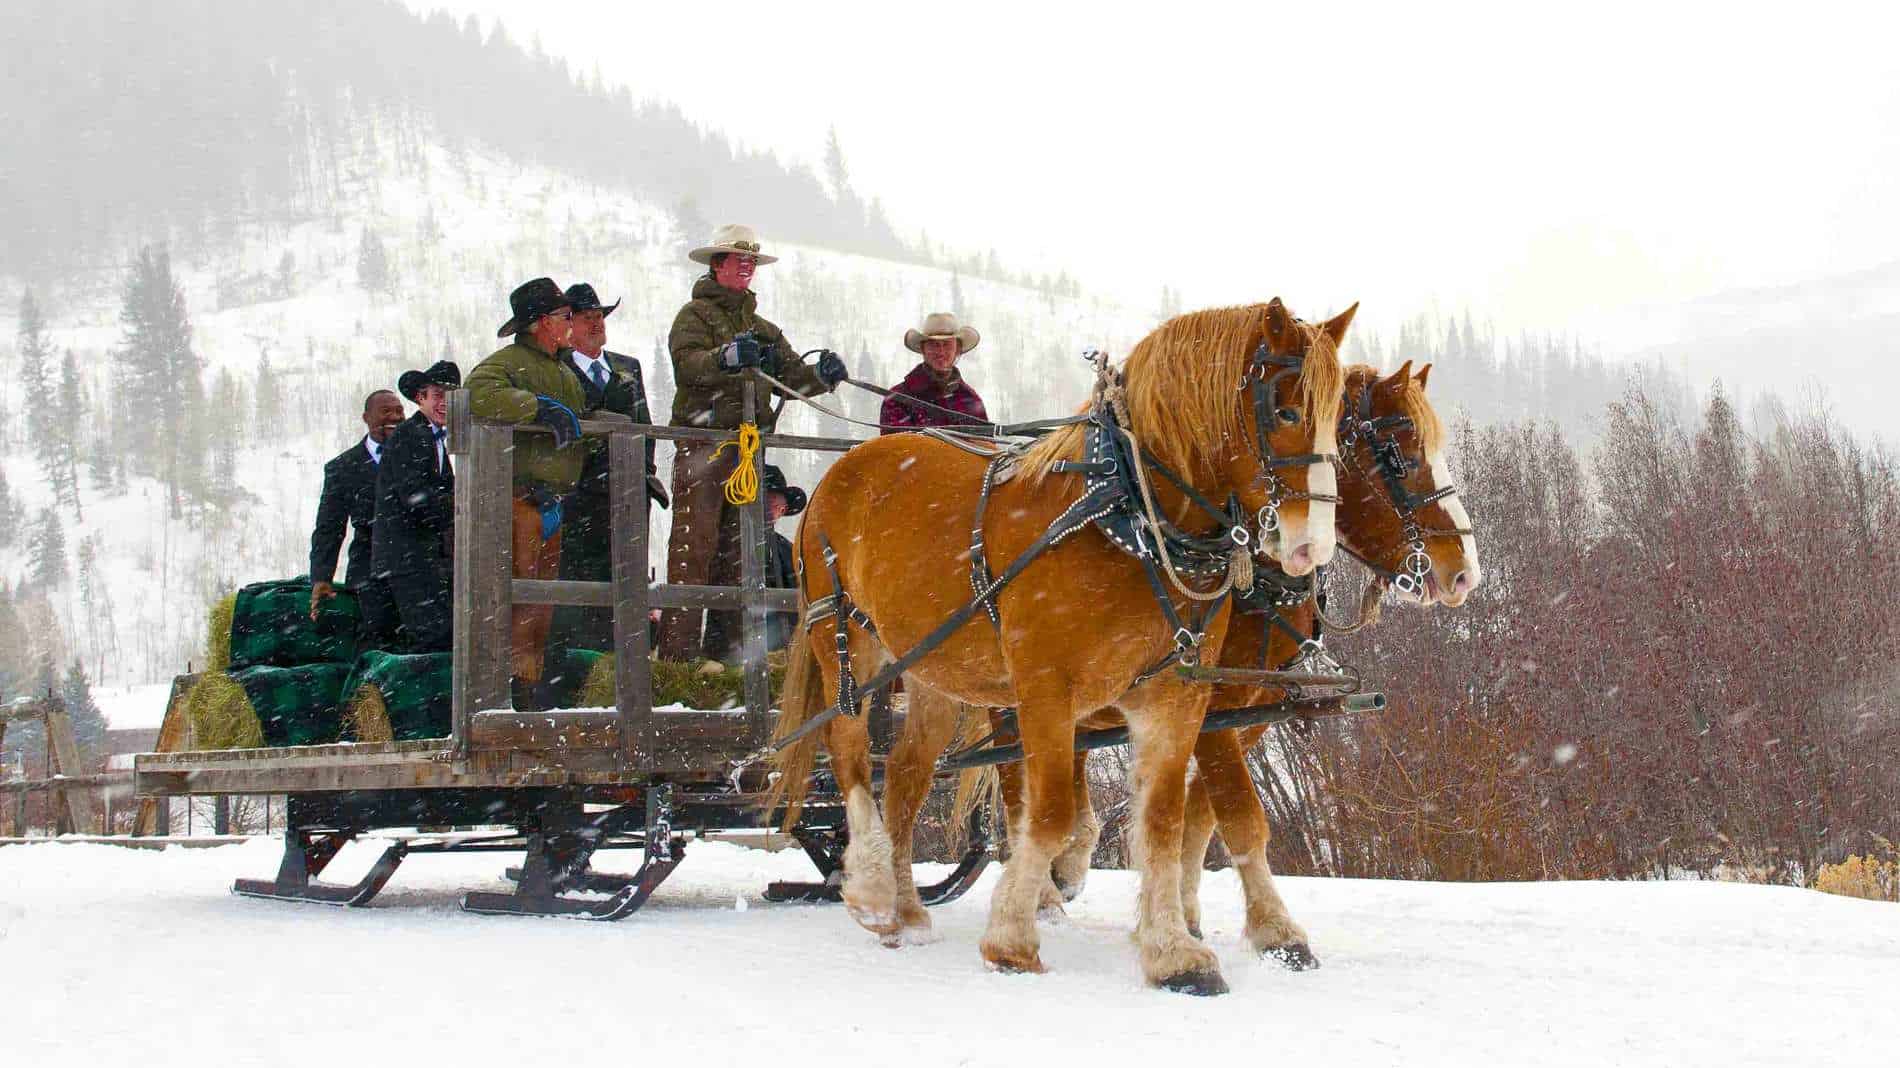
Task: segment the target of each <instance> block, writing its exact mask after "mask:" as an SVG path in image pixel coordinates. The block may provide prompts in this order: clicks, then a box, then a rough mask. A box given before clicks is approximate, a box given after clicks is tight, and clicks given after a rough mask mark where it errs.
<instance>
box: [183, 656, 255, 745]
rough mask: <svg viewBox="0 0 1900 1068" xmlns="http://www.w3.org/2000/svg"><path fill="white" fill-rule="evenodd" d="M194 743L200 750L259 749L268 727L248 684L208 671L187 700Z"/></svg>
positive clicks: (225, 673) (221, 673)
mask: <svg viewBox="0 0 1900 1068" xmlns="http://www.w3.org/2000/svg"><path fill="white" fill-rule="evenodd" d="M185 715H186V716H187V717H188V718H189V719H190V720H191V733H192V744H193V745H194V746H196V747H197V748H199V749H256V748H258V747H259V746H262V745H263V744H264V725H263V723H262V721H260V720H259V719H258V717H257V709H256V707H255V706H253V705H252V704H251V698H250V695H248V694H246V693H245V692H244V685H243V683H240V682H239V681H238V680H237V679H235V678H233V677H232V676H231V675H230V674H229V673H227V672H222V671H216V672H206V673H205V675H204V676H203V677H202V678H200V679H199V680H198V683H197V685H195V686H193V687H192V688H191V694H190V696H188V697H186V698H185Z"/></svg>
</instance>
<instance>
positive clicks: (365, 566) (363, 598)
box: [310, 389, 402, 648]
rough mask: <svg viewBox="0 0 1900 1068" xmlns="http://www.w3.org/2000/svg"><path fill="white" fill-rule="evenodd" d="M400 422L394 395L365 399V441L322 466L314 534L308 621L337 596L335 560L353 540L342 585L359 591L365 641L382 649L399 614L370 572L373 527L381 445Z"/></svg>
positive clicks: (384, 586) (388, 392) (383, 391)
mask: <svg viewBox="0 0 1900 1068" xmlns="http://www.w3.org/2000/svg"><path fill="white" fill-rule="evenodd" d="M400 422H402V401H400V400H398V399H396V394H395V391H393V390H387V389H379V390H377V391H376V392H374V393H371V394H370V395H369V396H368V397H366V398H364V400H363V425H364V426H365V427H367V428H368V430H369V432H368V433H366V434H364V435H363V440H361V441H359V442H357V443H356V444H354V445H352V446H350V447H349V448H347V449H345V450H343V451H342V452H341V453H339V454H338V455H337V456H336V457H335V458H333V459H332V460H331V461H330V462H329V463H327V464H324V465H323V494H322V496H321V497H319V498H318V499H317V524H316V526H315V527H314V528H313V529H312V530H311V531H310V618H311V619H315V618H317V606H318V605H320V604H322V603H323V602H324V601H325V600H327V599H329V598H331V597H334V596H336V589H335V587H333V586H332V585H331V581H332V580H333V579H334V578H335V577H336V558H337V554H338V553H339V552H340V551H341V550H342V548H343V535H344V533H345V531H346V530H347V531H348V533H349V535H350V562H349V568H348V570H346V571H345V572H344V582H345V583H346V584H347V585H348V586H349V587H350V589H352V590H354V591H356V601H357V605H358V606H359V607H360V608H361V609H362V619H363V623H362V635H361V637H362V640H363V644H365V645H367V646H369V647H370V648H382V647H384V646H385V645H387V644H388V642H389V641H390V640H391V639H392V638H393V637H394V636H395V630H396V611H395V605H394V602H392V601H391V600H390V597H389V587H388V585H387V584H385V583H382V582H378V581H377V580H376V579H375V577H374V576H373V574H372V569H371V567H370V542H371V541H372V540H373V539H372V531H371V528H372V526H373V524H374V523H375V521H376V471H377V467H378V465H379V464H380V462H381V461H382V458H383V444H384V442H386V441H388V440H389V434H390V431H392V430H394V429H396V424H398V423H400Z"/></svg>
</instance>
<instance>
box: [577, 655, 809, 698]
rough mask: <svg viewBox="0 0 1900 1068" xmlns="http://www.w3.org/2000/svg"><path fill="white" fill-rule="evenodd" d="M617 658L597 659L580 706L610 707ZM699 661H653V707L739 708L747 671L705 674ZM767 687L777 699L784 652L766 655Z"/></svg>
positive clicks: (782, 677)
mask: <svg viewBox="0 0 1900 1068" xmlns="http://www.w3.org/2000/svg"><path fill="white" fill-rule="evenodd" d="M614 663H615V657H614V654H612V653H607V654H604V655H602V656H601V658H600V659H599V660H597V661H595V663H594V666H593V669H592V670H590V671H589V672H588V673H587V681H586V682H584V683H582V684H581V690H580V695H579V696H578V698H576V700H575V702H574V703H575V705H576V706H577V707H580V708H608V707H612V705H613V704H614V670H615V667H614ZM699 668H700V664H699V663H681V662H680V661H677V660H659V659H655V660H654V661H653V706H654V707H655V708H658V707H660V706H662V705H685V706H686V707H687V708H737V707H739V706H741V705H743V704H745V671H744V670H743V669H741V668H736V667H721V668H720V669H719V670H718V671H716V672H707V673H702V672H701V671H700V670H699ZM766 686H767V688H768V689H769V690H770V691H771V694H772V700H773V701H774V702H776V701H777V700H778V695H779V693H780V691H781V690H783V689H784V686H785V654H784V653H783V652H776V653H772V654H771V655H769V656H767V657H766Z"/></svg>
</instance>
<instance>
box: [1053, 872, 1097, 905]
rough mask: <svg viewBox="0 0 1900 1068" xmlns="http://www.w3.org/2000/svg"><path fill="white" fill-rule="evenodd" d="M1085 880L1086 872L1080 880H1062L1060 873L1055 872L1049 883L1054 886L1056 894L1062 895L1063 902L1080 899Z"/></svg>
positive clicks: (1086, 877)
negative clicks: (1051, 882) (1052, 883)
mask: <svg viewBox="0 0 1900 1068" xmlns="http://www.w3.org/2000/svg"><path fill="white" fill-rule="evenodd" d="M1087 879H1088V873H1087V872H1084V873H1083V874H1082V878H1080V879H1074V880H1071V879H1065V878H1063V877H1062V873H1061V872H1056V873H1054V874H1053V875H1052V876H1051V881H1053V882H1054V883H1055V884H1056V893H1058V894H1061V895H1062V900H1063V901H1074V900H1075V899H1076V898H1078V897H1081V896H1082V886H1083V884H1084V883H1085V882H1086V881H1087Z"/></svg>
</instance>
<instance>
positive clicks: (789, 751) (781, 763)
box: [765, 597, 831, 831]
mask: <svg viewBox="0 0 1900 1068" xmlns="http://www.w3.org/2000/svg"><path fill="white" fill-rule="evenodd" d="M799 600H800V602H801V603H800V604H799V620H800V622H799V625H798V626H796V627H795V628H794V629H795V630H796V632H797V633H795V634H794V635H793V637H792V645H791V648H790V649H789V650H787V652H786V665H785V688H784V690H783V691H781V693H780V696H779V713H778V722H777V724H775V725H774V727H773V729H772V736H773V737H774V738H783V737H785V736H786V735H788V734H790V733H792V732H793V731H795V730H797V729H798V728H800V727H802V726H804V725H805V724H806V723H808V722H810V720H811V719H812V717H814V716H816V715H818V714H819V713H820V712H823V711H824V710H825V709H826V708H827V707H829V706H830V704H831V702H829V701H827V700H825V673H824V672H823V671H821V670H819V667H818V656H817V654H815V653H813V652H812V649H811V638H810V636H809V635H808V634H807V633H806V629H805V627H804V623H803V621H804V615H805V613H804V607H805V606H804V604H803V600H804V598H802V597H801V598H800V599H799ZM823 733H824V731H822V730H816V731H812V732H811V733H810V734H807V735H805V736H804V737H803V738H800V739H799V740H798V741H796V742H793V743H792V744H791V745H788V746H786V747H785V748H783V749H781V750H779V751H778V752H777V753H774V754H773V755H772V766H773V769H774V771H775V772H776V773H777V774H776V776H775V778H774V779H773V782H772V786H771V789H770V790H768V791H767V792H766V795H765V811H766V812H768V813H770V812H773V811H775V810H777V809H778V808H779V807H780V806H783V807H784V809H785V815H784V818H783V820H782V826H783V828H784V829H785V830H787V831H790V830H791V829H792V826H793V825H794V824H796V823H797V822H798V817H799V814H800V813H801V812H803V811H804V808H805V795H806V794H808V793H810V792H811V769H812V765H813V764H815V763H817V760H818V742H819V736H820V735H822V734H823Z"/></svg>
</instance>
